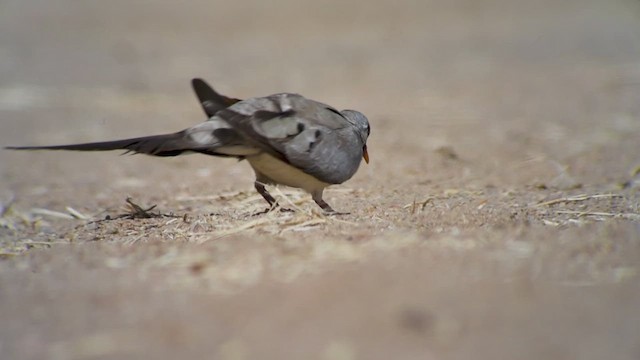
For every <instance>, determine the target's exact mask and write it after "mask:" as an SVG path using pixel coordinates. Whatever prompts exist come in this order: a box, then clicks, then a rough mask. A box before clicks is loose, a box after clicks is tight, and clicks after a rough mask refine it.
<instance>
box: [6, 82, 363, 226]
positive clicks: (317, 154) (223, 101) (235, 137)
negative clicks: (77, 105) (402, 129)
mask: <svg viewBox="0 0 640 360" xmlns="http://www.w3.org/2000/svg"><path fill="white" fill-rule="evenodd" d="M192 86H193V89H194V91H195V93H196V95H197V97H198V99H199V100H200V104H201V105H202V108H203V110H204V112H205V114H206V115H207V117H208V120H207V121H205V122H203V123H200V124H198V125H195V126H193V127H190V128H188V129H185V130H182V131H179V132H176V133H173V134H165V135H155V136H145V137H138V138H131V139H124V140H115V141H105V142H95V143H84V144H70V145H52V146H11V147H7V149H13V150H80V151H106V150H126V152H125V153H129V152H132V153H141V154H147V155H153V156H176V155H181V154H185V153H194V152H195V153H201V154H206V155H213V156H222V157H234V158H237V159H239V160H247V161H248V162H249V164H250V165H251V167H252V168H253V170H254V172H255V174H256V180H255V183H254V184H255V188H256V190H257V191H258V193H260V195H262V197H263V198H264V199H265V200H266V201H267V202H268V203H269V205H270V206H271V207H272V208H273V207H275V206H277V203H276V200H275V199H274V198H273V196H271V194H269V192H268V191H267V189H266V188H265V184H272V185H277V184H281V185H286V186H291V187H296V188H300V189H303V190H305V191H307V192H308V193H310V194H311V196H312V198H313V200H314V201H315V202H316V204H318V205H319V206H320V207H321V208H322V209H323V210H324V211H325V212H327V213H335V211H334V210H333V209H332V208H331V206H329V204H327V203H326V202H325V201H324V200H323V199H322V193H323V191H324V189H325V188H326V187H327V186H329V185H332V184H341V183H343V182H345V181H347V180H349V179H350V178H351V177H352V176H353V175H354V174H355V173H356V171H357V170H358V167H359V166H360V161H361V159H364V160H365V162H367V163H368V162H369V155H368V153H367V138H368V137H369V133H370V128H369V121H368V120H367V118H366V117H365V116H364V115H363V114H362V113H360V112H358V111H355V110H342V111H338V110H336V109H334V108H333V107H331V106H329V105H326V104H323V103H320V102H317V101H314V100H310V99H307V98H305V97H303V96H301V95H298V94H290V93H281V94H274V95H269V96H265V97H255V98H250V99H246V100H240V99H235V98H228V97H226V96H223V95H220V94H218V93H217V92H216V91H215V90H213V88H211V87H210V86H209V85H208V84H207V83H206V82H204V81H203V80H201V79H193V80H192Z"/></svg>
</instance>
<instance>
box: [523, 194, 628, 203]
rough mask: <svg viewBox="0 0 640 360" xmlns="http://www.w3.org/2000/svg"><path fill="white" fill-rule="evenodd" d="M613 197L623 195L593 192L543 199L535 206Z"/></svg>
mask: <svg viewBox="0 0 640 360" xmlns="http://www.w3.org/2000/svg"><path fill="white" fill-rule="evenodd" d="M613 197H623V196H622V195H620V194H594V195H588V194H581V195H576V196H569V197H562V198H558V199H553V200H549V201H544V202H541V203H538V204H536V206H549V205H554V204H558V203H564V202H575V201H585V200H589V199H601V198H613Z"/></svg>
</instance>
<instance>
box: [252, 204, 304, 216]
mask: <svg viewBox="0 0 640 360" xmlns="http://www.w3.org/2000/svg"><path fill="white" fill-rule="evenodd" d="M273 211H280V212H281V213H284V212H294V210H292V209H288V208H283V207H281V206H280V205H279V204H278V203H274V204H273V205H271V207H268V208H266V209H264V210H262V211H258V212H256V213H253V214H251V216H259V215H264V214H269V213H271V212H273Z"/></svg>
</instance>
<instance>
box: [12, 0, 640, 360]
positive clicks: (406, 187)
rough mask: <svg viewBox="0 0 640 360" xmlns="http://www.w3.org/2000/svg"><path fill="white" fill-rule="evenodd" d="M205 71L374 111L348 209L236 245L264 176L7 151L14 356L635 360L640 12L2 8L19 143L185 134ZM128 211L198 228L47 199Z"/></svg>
mask: <svg viewBox="0 0 640 360" xmlns="http://www.w3.org/2000/svg"><path fill="white" fill-rule="evenodd" d="M193 77H202V78H204V79H206V80H207V81H208V82H209V83H210V84H212V85H213V86H214V87H215V88H216V89H217V90H218V91H219V92H221V93H222V94H226V95H228V96H232V97H238V98H248V97H254V96H264V95H269V94H272V93H277V92H296V93H300V94H302V95H304V96H306V97H309V98H312V99H315V100H318V101H322V102H325V103H328V104H331V105H332V106H335V107H337V108H340V109H343V108H353V109H357V110H360V111H362V112H364V113H365V114H366V115H367V116H368V117H369V119H370V122H371V124H372V133H371V138H370V140H369V146H368V147H369V153H370V156H371V160H372V161H371V164H369V165H368V166H363V167H362V168H361V169H360V171H359V172H358V173H357V174H356V176H355V177H354V178H353V179H352V180H350V181H349V182H348V183H346V184H344V185H341V186H338V187H336V190H335V191H334V190H330V191H328V195H327V197H328V199H327V201H328V202H329V203H331V204H332V206H334V207H335V208H336V209H337V210H340V211H349V212H351V215H349V216H347V217H344V218H340V219H337V220H335V221H334V220H331V219H330V220H327V222H326V223H320V224H319V225H318V226H313V227H310V229H307V230H308V231H307V230H305V231H304V232H302V231H301V232H294V231H288V232H285V231H284V230H282V231H281V229H278V228H277V226H276V227H275V230H273V229H272V228H269V229H267V230H264V228H260V229H257V230H256V229H255V228H252V229H247V228H244V229H245V230H246V231H241V232H238V233H237V234H235V235H234V236H228V237H224V238H219V237H215V236H217V235H216V234H217V233H216V232H217V231H220V229H222V231H227V230H228V228H225V226H229V223H233V224H235V225H233V226H237V227H242V226H246V224H254V223H253V222H254V221H256V218H255V217H251V216H250V215H247V214H246V212H247V211H245V209H243V208H242V207H241V206H240V207H237V206H236V207H234V206H233V205H234V201H233V200H234V199H233V198H232V199H231V200H228V199H227V200H225V199H224V196H221V194H242V193H243V192H245V191H246V192H248V193H251V194H254V192H253V190H252V178H253V177H252V176H253V174H252V172H251V170H250V169H249V167H248V166H246V164H238V163H237V162H235V161H233V160H223V159H212V158H206V157H202V156H193V157H181V158H176V159H151V158H148V157H144V156H131V157H117V156H115V154H113V153H107V154H77V153H72V152H65V153H49V152H46V153H45V152H37V153H33V152H19V153H18V152H9V151H0V200H1V201H2V203H3V204H7V203H9V202H11V201H9V200H7V199H13V200H12V201H13V202H11V203H12V206H13V208H14V209H16V212H18V211H22V214H27V215H29V216H31V217H29V216H26V215H25V216H23V217H20V216H16V217H15V218H16V219H17V220H15V221H14V222H13V223H10V222H8V221H4V220H6V219H4V218H3V216H4V213H5V211H4V210H3V209H6V208H3V209H0V213H3V215H2V216H0V237H3V236H7V237H8V239H9V240H6V241H5V240H4V239H3V242H0V244H1V245H3V246H5V245H6V244H9V245H10V246H14V245H15V244H18V245H19V246H23V248H20V249H21V250H20V252H18V253H2V256H0V270H1V271H0V273H2V276H0V318H1V319H3V321H2V322H3V324H1V325H0V358H3V359H4V358H7V359H9V358H14V359H41V358H53V359H85V358H86V359H110V358H114V359H126V358H132V359H139V358H141V357H144V355H147V356H148V358H154V359H162V358H166V359H175V358H181V357H185V356H192V357H196V358H197V357H200V358H212V356H214V355H215V356H217V358H220V359H228V360H233V359H237V360H238V359H252V358H260V359H281V358H286V357H289V358H299V359H303V358H313V359H336V360H352V359H391V358H404V359H425V358H433V359H449V358H450V359H470V358H479V359H500V358H525V359H574V358H581V359H589V358H591V359H603V358H620V359H637V358H638V354H640V348H639V347H638V344H639V342H638V341H637V339H638V337H637V334H638V333H639V332H640V329H639V328H638V324H640V321H639V319H638V314H640V311H638V304H640V291H638V289H640V287H638V276H637V274H638V273H640V272H639V271H638V269H637V263H638V259H639V258H640V246H639V242H638V233H639V232H638V231H639V230H638V225H637V224H638V222H637V219H638V217H637V214H638V212H639V211H640V209H639V208H638V206H639V205H638V204H639V203H640V202H639V201H638V197H639V195H638V191H637V189H638V185H639V184H640V175H639V174H640V170H639V168H638V166H639V165H640V162H639V161H640V160H639V158H638V154H640V141H639V139H640V1H637V0H562V1H558V0H393V1H392V0H389V1H387V0H378V1H356V0H347V1H345V0H340V1H337V0H327V1H313V0H308V1H307V0H275V1H259V0H248V1H217V0H209V1H204V0H193V1H188V2H177V1H166V0H154V1H151V0H127V1H125V0H112V1H96V0H83V1H78V0H56V1H52V0H0V145H1V146H6V145H31V144H33V145H44V144H60V143H73V142H89V141H99V140H108V139H117V138H123V137H135V136H142V135H151V134H159V133H164V132H173V131H177V130H181V129H183V128H186V127H188V126H191V125H193V124H196V123H198V122H201V121H204V120H205V117H204V115H203V114H202V111H201V109H200V106H199V104H198V103H197V101H196V99H195V96H194V95H193V94H192V91H191V89H190V80H191V79H192V78H193ZM612 192H615V196H611V197H606V196H605V197H601V198H593V199H587V200H589V201H586V200H585V201H584V202H583V201H582V200H580V201H573V202H569V203H570V204H569V205H567V206H574V207H570V208H564V207H562V208H560V210H561V211H565V212H564V213H560V212H557V213H556V212H553V211H552V210H553V209H551V210H549V211H547V210H548V209H550V208H551V205H549V206H538V205H539V204H540V202H542V203H544V202H545V201H548V200H549V199H554V198H559V197H565V196H570V195H580V194H583V193H587V194H610V193H612ZM126 196H132V197H134V198H135V199H137V200H138V201H140V202H141V203H143V204H158V205H159V206H158V210H160V209H161V211H166V212H176V213H179V214H181V215H182V214H188V215H189V218H190V219H196V220H197V221H200V223H198V222H197V221H195V220H194V222H193V225H192V224H186V223H182V222H181V221H175V222H172V223H171V224H167V223H164V221H166V220H165V219H162V220H148V222H147V220H145V221H142V220H140V221H137V220H136V221H131V222H127V221H124V220H123V221H122V222H105V223H104V224H105V225H88V224H87V223H86V222H82V221H78V220H77V219H69V218H63V219H60V218H51V217H45V219H44V220H43V219H42V218H38V217H37V216H35V215H33V211H32V210H33V209H42V208H44V209H52V210H56V211H58V212H65V211H66V210H65V209H66V208H67V207H73V208H74V209H77V210H78V211H80V212H82V213H85V214H91V215H95V216H96V217H102V218H103V217H104V213H105V212H107V211H110V212H109V213H115V212H116V211H118V210H117V209H118V206H120V205H121V204H122V203H123V202H124V198H125V197H126ZM198 196H202V197H201V198H200V199H199V200H198V199H196V200H195V201H191V200H189V201H185V200H184V199H185V198H197V197H198ZM425 199H426V200H425ZM236 202H239V201H236ZM418 202H422V203H421V204H422V205H419V203H418ZM561 205H562V206H564V205H565V204H564V203H563V204H561ZM420 206H421V207H420ZM105 209H107V210H105ZM114 209H115V210H114ZM594 209H595V210H594ZM586 210H589V211H595V212H598V213H600V214H601V218H597V219H596V220H594V218H593V217H589V216H582V215H576V214H581V213H580V212H581V211H586ZM243 211H244V212H243ZM571 211H573V212H571ZM603 213H604V214H605V215H602V214H603ZM606 214H610V215H611V214H613V215H615V214H622V215H624V214H626V215H628V216H627V217H614V216H609V215H606ZM303 215H304V214H303ZM34 219H36V220H34ZM3 221H4V222H3ZM153 221H157V222H155V223H154V222H153ZM305 221H306V220H305ZM7 224H8V225H7ZM195 224H199V225H198V226H200V227H197V226H196V225H195ZM11 226H14V227H13V228H11ZM101 226H104V227H101ZM185 228H186V229H187V230H189V231H191V232H192V233H195V234H196V235H197V236H195V235H194V237H193V238H190V237H189V236H186V235H184V233H185V231H186V230H185ZM16 229H17V230H16ZM194 229H195V230H194ZM207 234H211V235H210V236H212V238H211V239H208V238H207V236H208V235H207ZM131 239H133V240H131ZM203 239H204V240H203ZM320 239H321V240H320ZM14 240H15V242H13V241H14ZM98 240H99V241H98ZM200 240H202V241H203V242H204V241H205V240H206V241H207V242H206V243H205V244H200V243H199V241H200ZM209 240H210V241H209ZM27 242H28V243H27ZM49 242H55V244H54V245H53V246H52V245H51V244H50V243H49ZM38 243H39V245H38ZM25 244H26V245H25ZM18 245H15V246H18ZM67 245H69V246H67ZM131 245H134V246H131ZM34 248H35V249H36V250H37V249H42V251H36V250H31V249H34ZM3 249H4V248H3ZM0 250H2V249H0ZM27 250H29V251H27ZM3 251H4V250H3ZM22 251H24V252H22ZM221 289H222V290H221ZM3 353H4V354H8V355H5V356H6V357H5V356H2V354H3ZM212 354H214V355H212ZM256 354H257V355H256ZM309 354H313V356H309ZM612 354H614V355H612ZM615 355H619V356H615Z"/></svg>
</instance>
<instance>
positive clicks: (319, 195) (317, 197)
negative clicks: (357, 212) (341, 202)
mask: <svg viewBox="0 0 640 360" xmlns="http://www.w3.org/2000/svg"><path fill="white" fill-rule="evenodd" d="M323 190H324V189H323ZM323 190H319V191H314V192H313V193H311V198H312V199H313V201H315V202H316V204H318V206H320V208H322V210H324V212H325V213H326V214H328V215H348V214H349V213H342V212H337V211H335V210H333V208H332V207H331V206H330V205H329V204H327V202H326V201H324V200H323V199H322V192H323Z"/></svg>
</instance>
